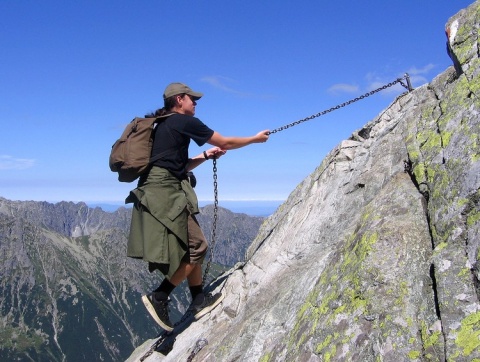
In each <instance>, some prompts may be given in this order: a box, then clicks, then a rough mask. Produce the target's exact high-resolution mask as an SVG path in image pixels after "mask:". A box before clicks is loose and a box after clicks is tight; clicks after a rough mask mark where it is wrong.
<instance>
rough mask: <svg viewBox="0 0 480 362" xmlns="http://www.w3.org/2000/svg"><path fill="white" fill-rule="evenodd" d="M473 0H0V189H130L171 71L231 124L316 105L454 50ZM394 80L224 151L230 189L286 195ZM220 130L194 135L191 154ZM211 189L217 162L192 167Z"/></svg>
mask: <svg viewBox="0 0 480 362" xmlns="http://www.w3.org/2000/svg"><path fill="white" fill-rule="evenodd" d="M471 3H473V1H462V0H455V1H453V0H448V1H438V0H422V1H418V0H401V1H400V0H392V1H371V2H368V5H367V2H361V1H345V0H337V1H318V0H295V1H293V0H285V1H280V0H276V1H273V0H272V1H258V0H256V1H252V0H231V1H230V0H229V1H225V0H223V1H217V0H209V1H175V2H174V1H168V0H157V1H144V0H137V1H113V0H102V1H98V0H95V1H90V0H88V1H63V0H62V1H60V0H58V1H53V0H44V1H33V0H30V1H27V0H16V1H13V0H12V1H7V0H0V14H1V17H2V21H1V23H0V27H1V28H2V29H1V35H0V48H1V50H2V51H1V52H0V63H1V64H2V66H1V67H0V84H1V87H0V98H1V102H0V122H1V124H2V126H3V127H2V128H3V131H2V132H1V133H0V196H1V197H5V198H7V199H10V200H37V201H49V202H57V201H62V200H65V201H75V202H77V201H85V202H89V203H122V202H123V200H124V198H125V197H126V195H127V194H128V192H129V190H130V189H133V188H134V187H135V184H134V183H133V184H127V183H120V182H118V181H117V179H116V175H115V174H114V173H112V172H111V171H110V170H109V168H108V156H109V153H110V148H111V145H112V144H113V142H114V141H115V140H116V139H117V138H118V137H119V135H120V133H121V131H122V130H123V128H124V126H125V125H126V124H127V123H128V122H129V121H130V120H131V119H133V118H134V117H135V116H142V115H144V114H145V113H147V112H149V111H152V110H155V109H156V108H158V107H161V106H162V105H163V101H162V93H163V90H164V88H165V86H166V85H167V84H168V83H170V82H176V81H179V82H184V83H186V84H188V85H189V86H190V87H192V88H193V89H194V90H198V91H201V92H203V93H204V94H205V95H204V97H203V98H202V99H201V100H200V101H199V102H198V105H197V114H196V116H197V117H198V118H200V119H201V120H202V121H203V122H204V123H205V124H207V125H208V126H209V127H211V128H212V129H214V130H216V131H218V132H220V133H221V134H223V135H225V136H233V135H235V136H248V135H252V134H255V133H257V132H258V131H260V130H263V129H274V128H277V127H280V126H283V125H285V124H289V123H291V122H293V121H296V120H299V119H303V118H305V117H307V116H309V115H311V114H315V113H318V112H320V111H323V110H325V109H328V108H330V107H332V106H335V105H337V104H340V103H342V102H345V101H347V100H349V99H352V98H355V97H357V96H359V95H361V94H363V93H365V92H368V91H370V90H372V89H375V88H377V87H379V86H381V85H383V84H386V83H389V82H391V81H393V80H395V79H396V78H398V77H401V76H402V75H403V74H404V73H409V74H410V77H411V80H412V83H413V86H414V87H416V86H419V85H422V84H425V83H427V82H429V81H430V80H431V79H433V78H434V77H435V76H437V75H438V74H440V73H442V72H443V71H445V70H446V69H447V68H448V67H449V66H450V65H451V61H450V59H449V58H448V56H447V53H446V51H445V42H446V37H445V34H444V26H445V24H446V22H447V20H448V19H449V17H451V16H453V15H454V14H456V13H457V12H458V11H459V10H460V9H462V8H465V7H467V6H468V5H470V4H471ZM403 91H404V89H403V88H402V87H396V88H391V89H389V90H387V91H383V92H381V93H379V94H376V95H374V96H372V97H369V98H367V99H365V100H362V101H361V102H357V103H355V104H353V105H350V106H348V107H346V108H342V109H340V110H337V111H335V112H332V113H330V114H328V115H326V116H322V117H319V118H317V119H314V120H312V121H309V122H305V123H302V124H301V125H298V126H295V127H293V128H290V129H288V130H285V131H282V132H279V133H276V134H273V135H272V136H271V137H270V140H269V141H268V142H267V143H265V144H259V145H252V146H249V147H246V148H243V149H239V150H234V151H229V152H228V153H227V154H226V155H225V156H224V157H222V158H221V159H220V160H219V161H218V186H219V197H220V200H284V199H286V198H287V197H288V195H289V194H290V192H292V191H293V190H294V189H295V187H296V186H297V185H298V184H299V183H300V182H301V181H302V180H303V179H304V178H305V177H306V176H308V175H309V174H310V173H311V172H313V171H314V169H315V168H316V167H317V166H318V165H319V164H320V163H321V161H322V159H323V158H324V157H325V155H326V154H327V153H328V152H329V151H330V150H331V149H332V148H333V147H335V146H336V145H337V144H338V143H339V142H340V141H341V140H343V139H346V138H348V137H349V136H350V134H351V133H352V132H353V131H355V130H357V129H359V128H361V127H362V126H363V125H364V124H365V123H367V122H368V121H370V120H371V119H372V118H374V117H375V116H376V115H377V114H379V113H380V112H381V111H382V110H384V109H385V108H386V107H388V105H389V104H390V103H391V102H392V101H393V100H394V99H395V97H396V96H397V95H399V94H400V93H401V92H403ZM206 147H207V146H204V147H202V148H198V147H197V146H196V145H194V144H193V145H192V147H191V150H190V151H191V155H192V156H194V155H196V154H198V153H200V152H201V151H202V150H204V149H206ZM195 174H196V176H197V179H198V186H197V194H198V197H199V199H200V200H212V198H213V185H212V184H213V181H212V163H211V162H208V163H205V164H203V165H202V166H200V167H199V168H197V169H196V170H195Z"/></svg>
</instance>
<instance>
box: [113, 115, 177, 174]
mask: <svg viewBox="0 0 480 362" xmlns="http://www.w3.org/2000/svg"><path fill="white" fill-rule="evenodd" d="M170 115H171V114H167V115H164V116H161V117H156V118H139V117H136V118H134V119H133V121H131V122H130V123H129V124H128V125H127V127H125V130H124V131H123V133H122V135H121V137H120V138H119V139H118V140H117V141H116V142H115V143H114V144H113V146H112V150H111V152H110V160H109V165H110V170H112V171H113V172H117V173H118V180H119V181H121V182H133V181H135V180H136V179H137V178H138V177H140V176H141V175H142V174H143V173H145V172H146V171H147V170H148V168H149V166H150V164H151V163H152V162H154V161H156V160H158V159H159V158H160V157H162V156H163V155H164V153H161V154H159V155H155V157H153V158H152V146H153V138H154V132H153V131H154V129H155V127H156V125H157V123H158V122H161V121H163V120H165V119H166V118H167V117H168V116H170Z"/></svg>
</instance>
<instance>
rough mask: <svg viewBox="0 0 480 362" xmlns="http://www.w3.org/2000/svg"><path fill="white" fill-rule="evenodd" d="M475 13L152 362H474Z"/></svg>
mask: <svg viewBox="0 0 480 362" xmlns="http://www.w3.org/2000/svg"><path fill="white" fill-rule="evenodd" d="M479 14H480V2H475V3H474V4H472V5H471V6H470V7H469V8H468V9H465V10H463V11H461V12H460V13H459V14H457V15H456V16H454V17H452V18H451V19H450V20H449V21H448V23H447V29H448V45H449V48H450V56H451V57H452V61H454V62H455V65H456V66H455V67H454V66H452V67H450V68H449V69H447V70H446V71H445V72H444V73H442V74H440V75H438V76H437V77H436V78H435V79H434V80H433V81H432V82H431V83H430V84H426V85H424V86H422V87H419V88H418V89H415V90H414V91H412V92H409V93H406V94H404V95H401V96H399V97H398V98H397V99H396V100H395V101H394V102H393V103H392V104H391V105H390V106H389V107H388V108H387V109H386V110H384V111H382V112H381V113H380V114H379V115H378V116H377V117H376V118H375V119H373V120H372V121H370V122H369V123H367V124H366V125H365V126H364V127H363V129H361V130H358V131H357V132H354V133H353V134H352V136H351V137H350V139H348V140H345V141H343V142H341V143H340V144H339V145H338V146H337V147H336V148H335V149H333V150H332V151H331V152H330V153H329V155H328V156H327V157H326V158H325V159H324V161H323V162H322V164H321V165H320V166H319V167H318V168H317V169H316V170H315V171H314V172H313V173H312V174H311V175H310V176H309V177H308V178H306V179H305V180H304V181H303V182H302V183H301V184H300V185H298V187H297V188H296V189H295V190H294V191H293V192H292V194H291V195H290V196H289V198H288V200H287V201H286V202H285V203H284V204H283V205H282V206H281V207H280V208H279V209H278V210H277V212H276V213H275V214H274V215H272V216H271V217H270V218H268V219H267V221H266V222H265V223H264V224H263V226H262V228H261V229H260V232H259V235H258V236H257V238H256V239H255V241H254V243H253V244H252V245H251V247H250V249H249V251H248V254H247V261H246V262H245V263H244V264H242V265H237V267H236V268H234V269H232V270H230V271H229V272H228V273H227V274H225V276H224V277H223V278H221V279H220V280H219V281H218V283H217V284H216V285H215V286H216V288H217V290H221V291H222V292H223V293H224V294H225V295H226V297H225V299H224V301H223V303H222V304H221V305H220V306H219V307H218V308H216V309H215V310H214V311H213V312H212V313H211V314H210V315H208V316H206V317H205V318H203V319H201V320H200V321H197V322H195V323H189V324H188V325H186V326H184V327H183V328H179V329H178V330H175V331H174V332H173V335H170V336H165V337H167V338H165V340H160V342H161V343H159V344H158V345H155V347H156V348H157V352H153V353H152V354H151V355H149V356H148V357H147V358H146V359H145V360H146V361H185V360H189V361H191V360H195V361H264V362H266V361H446V360H449V361H480V304H479V295H480V290H479V267H480V261H479V258H480V255H479V247H480V205H479V202H480V117H479V112H480V101H479V100H480V98H479V97H480V81H479V76H478V75H479V72H480V61H479V53H480V51H479V41H478V28H479V24H480V22H479ZM439 31H442V29H439ZM445 56H447V54H446V55H445ZM153 342H154V340H149V341H147V342H145V343H144V344H143V345H142V346H140V347H139V348H138V349H137V350H136V351H135V352H134V353H133V354H132V356H131V357H130V359H129V361H136V360H138V359H140V358H141V357H142V356H145V353H146V352H147V351H148V350H149V349H151V346H152V343H153ZM167 346H168V348H166V347H167ZM165 348H166V350H165ZM158 351H161V353H159V352H158Z"/></svg>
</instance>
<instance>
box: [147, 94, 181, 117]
mask: <svg viewBox="0 0 480 362" xmlns="http://www.w3.org/2000/svg"><path fill="white" fill-rule="evenodd" d="M177 96H178V94H176V95H174V96H171V97H168V98H166V99H164V100H163V108H159V109H157V110H156V111H155V112H150V113H148V114H146V115H145V118H152V117H161V116H163V115H165V114H167V113H170V112H171V110H172V108H174V107H175V106H176V105H177V104H178V102H177ZM180 96H181V97H182V98H183V97H185V94H180Z"/></svg>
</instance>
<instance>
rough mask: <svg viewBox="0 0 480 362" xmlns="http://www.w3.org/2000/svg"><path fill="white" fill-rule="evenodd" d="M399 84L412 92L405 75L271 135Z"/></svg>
mask: <svg viewBox="0 0 480 362" xmlns="http://www.w3.org/2000/svg"><path fill="white" fill-rule="evenodd" d="M403 79H406V81H407V84H405V83H403V82H402V80H403ZM397 83H400V84H401V85H402V86H403V87H405V88H406V89H408V91H409V92H410V91H411V90H412V86H411V85H410V77H409V76H408V74H405V75H404V76H403V78H397V79H396V80H394V81H393V82H390V83H388V84H385V85H384V86H382V87H380V88H377V89H375V90H372V91H370V92H368V93H365V94H363V95H361V96H359V97H356V98H354V99H351V100H349V101H347V102H344V103H342V104H339V105H338V106H335V107H332V108H329V109H327V110H324V111H322V112H319V113H317V114H313V115H311V116H309V117H306V118H303V119H300V120H298V121H295V122H292V123H290V124H287V125H285V126H282V127H279V128H275V129H274V130H272V131H270V134H274V133H277V132H280V131H283V130H285V129H288V128H290V127H293V126H296V125H297V124H300V123H303V122H306V121H310V120H312V119H314V118H317V117H320V116H323V115H325V114H327V113H330V112H333V111H335V110H337V109H340V108H342V107H345V106H348V105H350V104H352V103H355V102H357V101H359V100H362V99H364V98H367V97H369V96H371V95H373V94H375V93H378V92H380V91H382V90H384V89H387V88H390V87H392V86H394V85H395V84H397Z"/></svg>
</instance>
